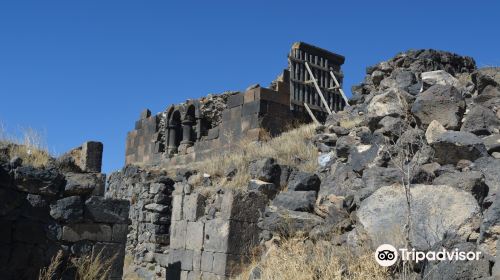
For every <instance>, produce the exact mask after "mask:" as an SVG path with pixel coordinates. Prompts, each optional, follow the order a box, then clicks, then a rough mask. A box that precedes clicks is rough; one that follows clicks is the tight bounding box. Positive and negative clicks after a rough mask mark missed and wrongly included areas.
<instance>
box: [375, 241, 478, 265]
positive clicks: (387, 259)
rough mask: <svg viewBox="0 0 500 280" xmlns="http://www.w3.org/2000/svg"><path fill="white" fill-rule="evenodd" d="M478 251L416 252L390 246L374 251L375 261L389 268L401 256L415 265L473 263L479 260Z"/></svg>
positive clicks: (384, 245)
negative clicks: (424, 263) (425, 263)
mask: <svg viewBox="0 0 500 280" xmlns="http://www.w3.org/2000/svg"><path fill="white" fill-rule="evenodd" d="M480 255H481V252H480V251H476V252H472V251H469V252H464V251H459V250H458V249H454V250H451V251H448V250H446V249H442V250H440V251H428V252H423V251H416V250H415V249H412V250H408V249H406V248H400V249H399V250H398V249H396V248H395V247H394V246H392V245H390V244H382V245H380V246H379V247H378V248H377V250H376V251H375V260H376V261H377V263H378V264H379V265H381V266H391V265H393V264H395V263H396V262H397V261H398V256H401V260H402V261H414V262H416V263H418V262H421V261H424V260H427V261H446V260H447V261H466V260H467V261H474V260H476V261H477V260H479V257H480Z"/></svg>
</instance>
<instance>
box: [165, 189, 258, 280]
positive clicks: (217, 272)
mask: <svg viewBox="0 0 500 280" xmlns="http://www.w3.org/2000/svg"><path fill="white" fill-rule="evenodd" d="M267 202H268V199H267V197H266V196H265V195H263V194H261V193H257V192H243V191H236V190H222V189H219V190H212V191H203V190H202V191H194V192H192V191H191V188H190V186H189V185H187V184H177V185H176V190H175V193H174V196H173V201H172V203H173V206H172V226H171V236H170V252H169V256H168V266H167V279H227V277H230V276H235V275H237V274H238V273H239V272H241V269H242V268H243V267H242V266H244V265H245V264H248V263H249V261H250V260H251V253H252V249H253V248H254V247H255V246H257V245H258V243H259V232H260V230H259V228H258V227H257V221H258V219H259V217H260V214H261V212H263V210H264V209H265V206H266V204H267Z"/></svg>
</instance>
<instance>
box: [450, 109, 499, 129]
mask: <svg viewBox="0 0 500 280" xmlns="http://www.w3.org/2000/svg"><path fill="white" fill-rule="evenodd" d="M499 128H500V120H499V119H498V118H497V116H496V115H495V113H493V111H492V110H490V109H488V108H486V107H483V106H478V105H476V106H475V107H474V108H472V110H470V112H469V113H468V114H467V115H466V117H465V121H464V123H463V125H462V128H461V129H460V131H467V132H471V133H474V134H476V135H490V134H492V133H495V130H496V131H498V129H499Z"/></svg>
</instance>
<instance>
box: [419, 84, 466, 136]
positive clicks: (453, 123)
mask: <svg viewBox="0 0 500 280" xmlns="http://www.w3.org/2000/svg"><path fill="white" fill-rule="evenodd" d="M411 112H412V113H413V114H414V115H415V117H416V118H417V119H418V120H419V122H420V123H421V124H422V125H423V126H424V127H426V126H428V125H429V124H430V123H431V122H432V121H433V120H437V121H438V122H440V123H441V124H442V125H443V126H444V127H445V128H447V129H452V130H453V129H458V128H459V127H460V123H461V120H462V117H463V114H464V112H465V101H464V98H463V97H462V94H461V93H460V92H459V91H458V90H457V89H456V88H455V87H453V86H449V85H434V86H432V87H430V88H429V89H427V90H426V91H424V92H422V93H421V94H419V95H418V96H417V99H416V100H415V102H414V103H413V106H412V108H411Z"/></svg>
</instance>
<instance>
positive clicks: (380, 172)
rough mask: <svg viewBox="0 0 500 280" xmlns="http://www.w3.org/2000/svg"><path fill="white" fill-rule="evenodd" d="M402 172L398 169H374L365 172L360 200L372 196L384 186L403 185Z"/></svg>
mask: <svg viewBox="0 0 500 280" xmlns="http://www.w3.org/2000/svg"><path fill="white" fill-rule="evenodd" d="M401 178H402V177H401V171H400V170H399V169H397V168H385V167H372V168H369V169H366V170H365V172H363V183H364V188H363V191H362V192H361V194H360V195H361V197H360V199H364V198H366V197H368V196H370V195H371V194H372V193H373V192H375V191H376V190H378V189H379V188H381V187H383V186H390V185H392V184H397V183H399V184H400V183H401Z"/></svg>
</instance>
